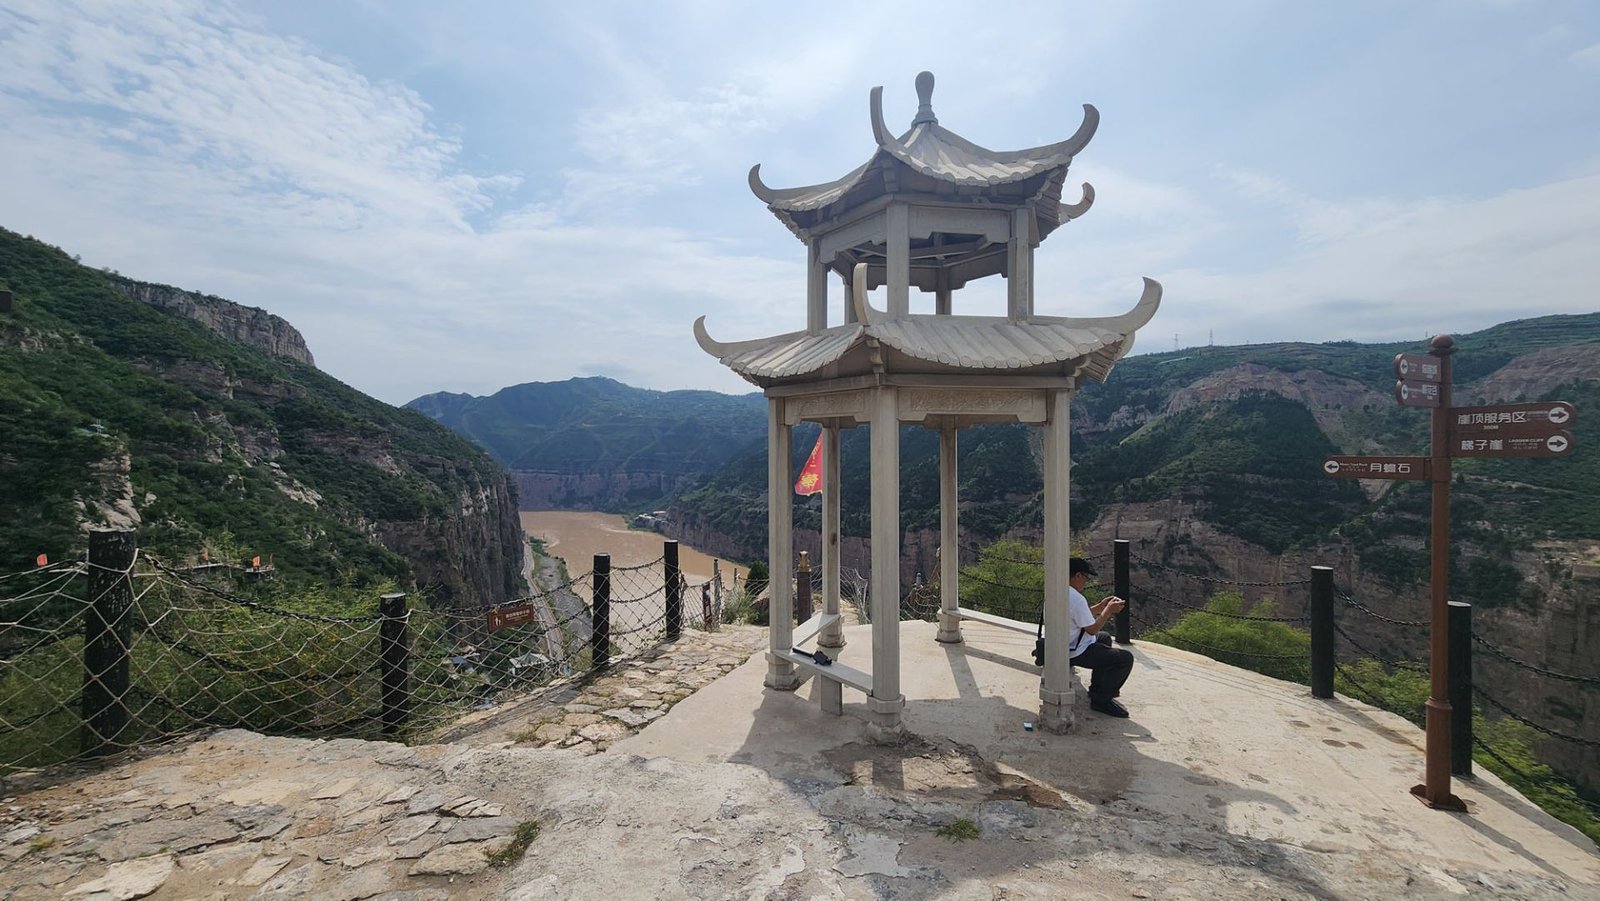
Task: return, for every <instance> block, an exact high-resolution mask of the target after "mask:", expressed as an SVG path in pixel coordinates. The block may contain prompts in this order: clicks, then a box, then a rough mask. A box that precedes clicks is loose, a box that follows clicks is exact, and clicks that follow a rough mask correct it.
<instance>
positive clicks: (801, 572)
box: [794, 551, 811, 622]
mask: <svg viewBox="0 0 1600 901" xmlns="http://www.w3.org/2000/svg"><path fill="white" fill-rule="evenodd" d="M794 587H795V594H794V609H795V618H796V619H798V620H799V621H800V622H805V621H806V620H808V619H810V618H811V555H810V554H808V553H806V552H805V551H801V552H800V562H799V563H798V564H797V565H796V566H795V568H794Z"/></svg>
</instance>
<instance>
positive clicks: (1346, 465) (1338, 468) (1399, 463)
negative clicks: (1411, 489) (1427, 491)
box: [1322, 457, 1428, 481]
mask: <svg viewBox="0 0 1600 901" xmlns="http://www.w3.org/2000/svg"><path fill="white" fill-rule="evenodd" d="M1322 471H1323V472H1325V473H1327V474H1328V475H1330V476H1333V477H1334V478H1336V479H1407V480H1411V481H1421V480H1423V479H1426V478H1427V477H1428V458H1427V457H1329V458H1328V459H1327V460H1326V461H1325V462H1324V463H1323V464H1322Z"/></svg>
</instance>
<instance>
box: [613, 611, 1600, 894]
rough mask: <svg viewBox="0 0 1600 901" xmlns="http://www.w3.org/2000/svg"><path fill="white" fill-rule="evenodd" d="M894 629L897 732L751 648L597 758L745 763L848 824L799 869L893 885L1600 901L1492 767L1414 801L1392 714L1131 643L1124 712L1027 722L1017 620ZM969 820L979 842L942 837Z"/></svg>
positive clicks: (1027, 670) (824, 826) (1585, 844)
mask: <svg viewBox="0 0 1600 901" xmlns="http://www.w3.org/2000/svg"><path fill="white" fill-rule="evenodd" d="M902 627H903V631H902V636H901V637H902V641H901V654H902V655H903V656H902V672H903V690H904V692H905V696H906V699H907V700H906V706H905V720H904V724H905V728H906V732H907V735H906V739H905V741H904V742H902V743H901V744H900V745H899V746H882V745H874V744H872V743H870V742H869V741H868V739H867V734H868V733H867V727H866V722H865V719H864V713H865V710H864V706H865V705H864V704H863V700H864V698H863V696H862V695H861V694H859V693H855V692H851V691H848V690H847V691H846V694H845V714H844V715H843V716H830V715H827V714H825V713H823V712H822V711H821V710H820V708H819V704H818V702H817V700H816V699H815V698H813V696H812V695H813V692H814V691H817V690H818V689H817V687H816V686H815V685H814V684H810V683H808V684H807V685H805V686H803V687H802V688H801V689H799V690H798V691H796V692H783V691H775V690H772V689H769V688H765V687H763V685H762V677H763V675H764V674H765V672H766V668H767V666H766V663H765V661H764V660H763V659H762V655H760V654H758V655H756V656H755V657H754V658H752V659H751V661H750V662H749V663H747V664H746V665H745V666H743V667H742V668H739V669H735V670H734V671H732V672H731V673H729V675H728V676H726V677H724V678H723V679H721V680H719V681H717V682H715V683H713V684H711V685H709V686H707V687H705V688H704V689H702V690H700V691H699V692H697V693H696V694H695V695H693V696H692V697H690V698H687V699H685V700H684V701H682V702H681V703H680V704H678V705H677V706H676V707H675V708H673V710H672V711H671V713H670V714H669V715H668V716H666V717H664V718H662V719H661V720H658V721H657V722H655V723H652V724H651V725H650V726H648V727H647V728H645V729H644V730H643V731H641V732H639V733H638V734H636V735H634V736H633V737H631V738H629V739H626V740H624V741H622V742H619V743H618V744H617V745H616V746H614V748H613V749H612V751H611V753H615V754H631V755H638V756H639V757H640V758H644V759H647V760H654V761H662V760H663V758H664V759H666V760H671V761H675V762H677V763H680V764H683V765H686V766H689V767H694V766H698V765H711V766H716V765H718V764H724V763H734V764H738V765H742V766H747V767H751V768H754V769H755V770H757V771H759V773H760V774H762V775H763V776H764V777H766V778H768V779H771V780H776V781H777V782H779V783H781V784H783V785H785V786H789V787H790V790H791V791H792V793H793V794H794V796H795V797H794V799H793V813H794V814H795V816H794V817H793V818H792V819H793V821H794V823H795V824H796V825H797V826H798V827H800V829H801V831H802V832H805V831H810V832H811V833H813V835H814V833H815V832H817V831H818V830H821V831H823V832H831V833H834V834H835V835H836V837H837V838H839V840H840V845H839V852H840V853H839V857H838V859H835V860H823V861H816V860H815V859H814V858H812V857H810V856H807V858H806V860H805V863H806V867H807V868H808V869H809V868H812V867H816V866H818V865H820V866H821V868H823V869H832V870H833V873H832V874H831V875H833V876H835V877H837V876H838V875H839V874H841V873H843V874H851V873H854V874H855V875H857V876H876V878H877V879H878V880H879V883H880V884H879V888H880V890H889V891H890V892H891V894H906V895H908V896H912V895H921V894H924V893H927V894H929V895H930V896H947V895H948V896H951V897H985V898H987V897H1057V896H1061V897H1066V896H1071V897H1095V896H1104V897H1130V896H1131V897H1183V896H1189V897H1219V896H1220V897H1235V896H1240V897H1244V896H1250V895H1257V896H1271V897H1278V896H1280V895H1287V896H1291V897H1292V896H1300V895H1305V896H1314V897H1316V896H1320V897H1397V896H1400V895H1405V896H1408V897H1417V896H1423V897H1426V896H1433V895H1437V896H1440V897H1444V896H1452V895H1459V894H1469V893H1470V894H1480V893H1483V894H1488V895H1507V896H1514V897H1542V896H1546V895H1548V896H1551V897H1600V854H1597V852H1596V848H1595V845H1594V843H1593V842H1591V841H1589V840H1588V839H1587V838H1585V837H1584V836H1583V835H1582V834H1580V833H1578V832H1577V831H1576V830H1574V829H1572V828H1571V827H1569V826H1566V825H1565V824H1563V823H1560V822H1559V821H1557V820H1555V819H1554V818H1553V817H1550V816H1549V815H1547V814H1545V813H1544V812H1542V811H1541V810H1539V809H1538V808H1537V807H1535V806H1534V805H1533V804H1531V803H1530V802H1528V801H1527V800H1526V799H1524V798H1523V797H1522V796H1521V795H1519V794H1518V793H1516V792H1515V791H1514V790H1512V789H1510V788H1508V787H1507V786H1506V785H1505V784H1504V783H1502V782H1501V781H1500V780H1498V779H1497V778H1495V777H1494V776H1493V775H1491V774H1487V773H1482V772H1480V773H1479V774H1478V775H1477V777H1476V778H1474V779H1470V780H1457V781H1456V785H1455V791H1456V793H1457V794H1458V795H1459V796H1460V797H1461V798H1463V799H1464V800H1465V801H1466V802H1467V805H1468V808H1469V811H1468V812H1467V813H1465V814H1458V813H1446V812H1439V811H1434V810H1430V809H1428V808H1427V807H1425V806H1424V805H1422V804H1421V803H1420V802H1418V801H1417V799H1415V798H1414V797H1413V796H1412V795H1411V794H1410V793H1409V789H1410V788H1411V786H1413V785H1414V784H1416V783H1418V782H1419V781H1421V777H1422V768H1423V746H1422V738H1423V736H1422V732H1421V730H1420V729H1418V728H1417V727H1415V726H1413V725H1412V724H1410V723H1408V722H1406V721H1405V720H1403V719H1401V718H1400V717H1397V716H1394V715H1392V714H1389V713H1386V712H1384V711H1381V710H1378V709H1376V708H1373V707H1370V706H1368V705H1366V704H1363V703H1360V702H1357V701H1353V700H1349V699H1347V698H1344V697H1343V696H1340V697H1338V698H1336V699H1334V700H1328V701H1324V700H1318V699H1315V698H1312V697H1311V695H1310V692H1309V689H1307V688H1306V687H1304V686H1300V685H1295V684H1292V683H1286V682H1281V681H1278V680H1275V679H1270V678H1267V677H1264V676H1260V675H1257V674H1255V673H1251V672H1248V671H1244V670H1240V669H1237V668H1235V667H1232V666H1228V665H1224V664H1220V663H1217V662H1215V661H1213V660H1210V659H1209V658H1206V657H1201V656H1198V655H1195V654H1190V653H1187V652H1184V651H1180V650H1175V649H1172V648H1168V647H1164V646H1160V645H1153V644H1146V643H1137V644H1134V645H1132V646H1131V650H1132V651H1133V653H1134V655H1135V657H1136V658H1137V664H1136V666H1135V669H1134V672H1133V676H1132V678H1131V679H1130V680H1129V683H1128V685H1127V686H1126V688H1125V689H1124V690H1123V695H1122V700H1123V702H1124V703H1125V704H1126V705H1127V706H1128V707H1129V708H1130V710H1131V711H1132V716H1131V717H1130V718H1129V719H1125V720H1120V719H1114V718H1110V717H1106V716H1103V715H1101V714H1098V713H1094V712H1091V711H1089V710H1088V706H1087V701H1086V700H1085V699H1084V696H1083V695H1082V693H1081V692H1080V693H1079V701H1078V706H1077V710H1076V714H1077V726H1076V727H1075V728H1074V730H1073V731H1072V732H1071V733H1069V734H1066V735H1052V734H1048V733H1045V732H1041V731H1028V729H1027V728H1026V726H1025V724H1026V723H1028V722H1029V721H1031V720H1032V719H1033V718H1034V717H1035V716H1036V715H1037V711H1038V690H1039V679H1040V677H1039V670H1038V668H1037V667H1034V666H1033V665H1031V657H1030V652H1031V650H1032V643H1033V642H1032V637H1031V636H1024V635H1020V634H1018V633H1015V632H1008V631H1004V630H1001V629H998V628H994V627H989V626H984V625H976V624H972V623H968V624H966V625H965V626H964V628H963V631H964V633H965V639H966V640H965V643H964V644H960V645H945V644H939V643H936V642H935V641H934V634H935V631H936V628H937V627H936V626H935V625H934V624H932V623H920V622H907V623H903V624H902ZM869 630H870V627H868V626H857V627H851V628H849V629H846V638H847V641H848V645H847V646H846V647H845V648H844V649H843V650H842V652H840V657H841V659H842V660H843V661H844V662H846V663H849V664H851V665H853V666H857V667H863V668H865V667H870V654H871V641H870V631H869ZM1081 676H1082V677H1083V678H1086V677H1087V673H1083V674H1081ZM867 809H870V810H871V811H872V813H871V814H870V815H865V814H864V810H867ZM961 818H966V819H969V820H971V821H972V822H973V824H974V825H976V826H978V827H979V829H980V830H981V836H980V837H978V838H975V839H973V840H971V841H966V842H960V843H952V842H950V841H945V840H939V839H935V838H934V836H935V835H936V834H937V830H938V828H939V827H940V824H941V823H942V824H943V825H946V826H947V825H948V824H949V823H951V822H954V821H955V820H957V819H961ZM814 837H819V836H814ZM773 840H774V841H777V842H779V843H781V842H782V841H783V837H782V836H780V835H775V836H773ZM825 881H826V882H829V884H830V890H832V889H836V888H839V887H840V886H839V884H838V883H833V882H831V880H825ZM997 885H998V886H1000V887H1001V888H1003V889H1004V891H1003V892H1001V891H999V890H995V891H996V893H991V889H993V887H995V886H997ZM809 887H810V888H812V889H818V888H822V887H823V886H821V885H818V884H817V883H815V882H811V883H809ZM863 888H864V886H863Z"/></svg>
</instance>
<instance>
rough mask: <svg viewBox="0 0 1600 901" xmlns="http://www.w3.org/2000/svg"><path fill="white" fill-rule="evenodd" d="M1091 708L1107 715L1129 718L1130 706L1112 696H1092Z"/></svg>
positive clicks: (1090, 700)
mask: <svg viewBox="0 0 1600 901" xmlns="http://www.w3.org/2000/svg"><path fill="white" fill-rule="evenodd" d="M1089 709H1090V710H1093V711H1094V712H1096V713H1103V714H1105V715H1106V716H1114V717H1118V718H1119V719H1127V716H1128V708H1126V707H1124V706H1122V705H1121V704H1118V703H1117V702H1116V701H1113V700H1112V699H1110V698H1090V699H1089Z"/></svg>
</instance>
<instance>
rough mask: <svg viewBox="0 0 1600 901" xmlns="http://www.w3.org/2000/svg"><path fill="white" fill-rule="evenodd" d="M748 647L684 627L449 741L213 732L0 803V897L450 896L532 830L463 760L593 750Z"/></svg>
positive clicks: (756, 641) (522, 809) (507, 798)
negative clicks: (521, 750) (484, 752)
mask: <svg viewBox="0 0 1600 901" xmlns="http://www.w3.org/2000/svg"><path fill="white" fill-rule="evenodd" d="M765 635H766V633H765V631H764V630H761V629H756V628H753V627H729V628H727V629H725V630H724V631H722V632H718V633H711V634H707V633H702V632H687V633H685V635H684V638H683V639H682V640H681V641H679V642H677V643H674V644H670V645H662V646H660V647H659V648H657V650H656V651H655V652H653V653H650V654H646V655H644V656H642V657H639V658H635V659H631V660H627V661H621V662H619V663H618V664H617V665H616V666H615V667H614V668H613V669H612V670H611V671H609V672H608V673H606V674H605V675H601V676H599V677H597V678H593V679H587V680H576V681H572V682H569V683H566V684H560V685H555V686H551V687H550V688H549V689H548V690H546V691H544V692H541V693H540V694H539V695H536V696H534V697H531V698H527V699H523V700H522V701H519V702H517V703H513V704H509V705H505V706H504V707H502V708H501V709H498V710H495V711H489V712H487V713H485V714H479V715H477V716H476V722H473V723H467V724H465V725H464V727H463V728H462V729H461V730H458V731H459V732H460V733H461V734H460V735H458V736H457V737H456V740H455V741H453V742H451V743H449V744H436V745H425V746H418V747H406V746H403V745H398V744H387V743H373V742H365V741H357V740H335V741H306V740H298V739H274V738H267V737H263V736H258V735H254V734H252V733H248V732H243V731H238V730H229V731H224V732H218V733H215V734H213V735H209V736H203V737H198V738H194V739H191V740H189V741H186V742H181V743H178V744H176V745H174V746H171V747H168V748H165V749H160V750H157V751H155V752H152V753H148V754H146V755H144V756H142V757H140V758H138V759H132V760H128V761H125V762H123V763H121V764H119V765H116V766H114V767H112V768H110V769H107V770H103V771H100V772H93V773H89V774H87V775H83V776H81V777H79V778H76V779H72V780H70V781H65V782H61V783H59V784H56V785H52V786H48V787H44V788H40V789H37V790H34V791H31V792H27V793H26V794H18V795H13V796H10V797H5V798H0V898H5V899H8V901H9V899H18V901H21V899H33V898H38V899H46V898H51V899H53V898H70V899H86V901H113V899H131V898H140V897H146V896H150V895H152V894H154V895H155V896H156V897H161V898H219V899H220V898H244V897H263V898H273V897H282V898H290V897H296V898H298V897H306V898H313V897H314V898H319V899H357V898H369V897H376V896H379V895H382V896H384V897H388V898H414V899H427V898H446V897H452V896H454V895H457V894H459V893H461V892H462V891H464V890H467V889H468V888H469V886H470V885H471V884H472V882H473V881H474V880H475V879H476V878H478V877H480V875H481V874H483V873H484V872H485V871H486V870H488V869H489V867H490V861H491V859H492V858H493V857H494V856H495V855H496V854H502V855H504V856H505V858H506V860H507V862H512V861H513V860H514V859H515V858H516V857H519V856H520V854H518V853H516V852H517V850H518V849H515V848H510V846H511V845H512V843H513V841H515V840H516V839H517V837H518V830H519V827H523V824H524V823H526V822H530V821H532V820H534V819H536V815H535V814H536V811H535V810H534V809H533V808H532V806H531V802H530V800H529V799H528V797H527V796H526V795H524V794H522V793H521V792H518V791H516V790H515V786H514V785H507V786H506V787H505V788H503V789H497V790H493V791H489V790H486V787H485V785H484V781H483V780H482V779H480V778H461V779H456V778H452V777H451V774H452V772H454V771H455V770H456V769H457V768H458V767H459V766H460V764H461V763H462V761H464V760H465V759H466V758H467V757H468V756H470V755H472V754H473V753H474V752H475V750H476V749H479V748H484V747H485V746H489V747H491V748H497V749H506V748H509V747H513V746H519V745H520V746H525V747H551V746H558V747H560V748H564V749H567V750H568V751H570V752H572V753H573V754H577V755H592V754H598V753H600V752H602V751H604V750H605V749H606V748H607V747H608V746H610V744H611V743H612V742H614V741H616V740H618V739H620V738H622V737H625V736H627V735H631V734H632V733H634V732H636V731H638V730H639V729H640V728H642V727H644V726H645V725H646V724H648V723H650V722H652V721H653V720H655V719H657V718H659V717H661V716H663V715H665V714H666V712H667V710H669V709H670V708H671V707H672V705H673V704H675V703H677V702H678V701H680V700H682V699H684V698H686V697H688V696H689V695H690V694H692V693H693V692H694V691H695V690H696V689H697V688H700V687H702V686H705V685H707V684H710V683H711V682H713V681H715V680H716V679H717V678H719V677H720V676H722V675H723V674H725V673H726V672H728V671H729V670H730V669H732V668H733V667H735V666H738V665H739V664H741V663H743V662H744V661H745V660H746V659H747V658H748V657H749V656H750V654H751V653H752V652H753V651H754V650H755V649H756V648H757V647H759V646H760V645H761V644H762V642H763V641H764V639H765ZM507 781H508V782H510V781H513V780H509V779H508V780H507ZM523 828H525V829H526V828H531V827H523ZM508 848H509V851H508Z"/></svg>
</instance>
